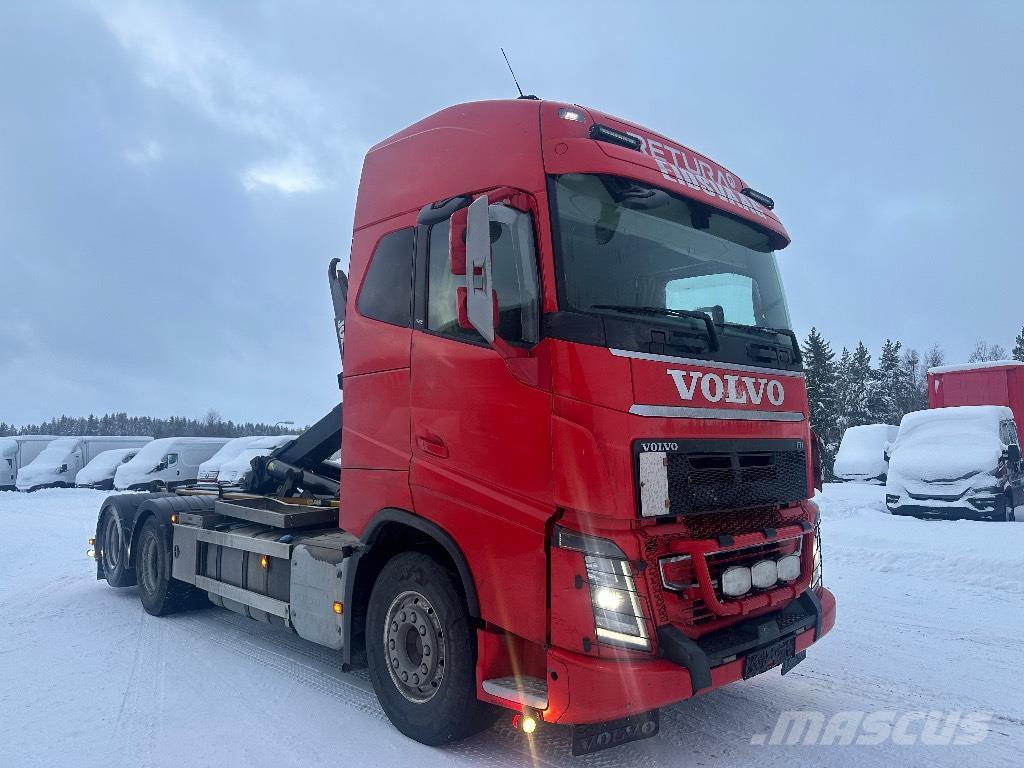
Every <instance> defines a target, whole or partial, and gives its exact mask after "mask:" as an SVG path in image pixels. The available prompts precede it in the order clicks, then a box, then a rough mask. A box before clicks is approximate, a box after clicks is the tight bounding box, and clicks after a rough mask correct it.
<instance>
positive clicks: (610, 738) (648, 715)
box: [572, 709, 661, 757]
mask: <svg viewBox="0 0 1024 768" xmlns="http://www.w3.org/2000/svg"><path fill="white" fill-rule="evenodd" d="M660 728H661V719H660V717H659V716H658V710H656V709H655V710H653V711H651V712H644V713H643V714H641V715H633V716H632V717H624V718H622V719H621V720H609V721H608V722H606V723H594V724H592V725H574V726H573V727H572V754H573V756H574V757H577V756H579V755H589V754H591V753H593V752H600V751H601V750H602V749H610V748H611V747H617V746H619V745H620V744H628V743H629V742H631V741H639V740H640V739H649V738H651V737H652V736H657V735H658V731H659V730H660Z"/></svg>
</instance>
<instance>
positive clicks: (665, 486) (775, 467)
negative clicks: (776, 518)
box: [634, 440, 808, 517]
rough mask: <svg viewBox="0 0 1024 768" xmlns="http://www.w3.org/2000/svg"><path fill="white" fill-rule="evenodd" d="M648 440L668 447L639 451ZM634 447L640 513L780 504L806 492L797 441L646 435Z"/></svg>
mask: <svg viewBox="0 0 1024 768" xmlns="http://www.w3.org/2000/svg"><path fill="white" fill-rule="evenodd" d="M652 443H653V444H655V445H657V446H658V447H671V448H672V450H665V451H644V450H642V446H643V445H651V444H652ZM635 446H636V447H635V449H634V450H635V451H636V456H637V482H638V486H639V489H640V492H639V502H640V508H641V514H642V515H643V516H644V517H655V516H661V515H692V514H699V513H702V512H712V511H716V510H728V509H746V508H750V507H770V506H781V505H785V504H790V503H792V502H795V501H800V500H801V499H806V498H807V495H808V494H807V492H808V488H807V454H806V446H805V444H804V441H802V440H675V441H661V442H660V443H655V441H650V440H647V441H637V443H636V444H635Z"/></svg>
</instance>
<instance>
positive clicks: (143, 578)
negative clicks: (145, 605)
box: [139, 536, 160, 595]
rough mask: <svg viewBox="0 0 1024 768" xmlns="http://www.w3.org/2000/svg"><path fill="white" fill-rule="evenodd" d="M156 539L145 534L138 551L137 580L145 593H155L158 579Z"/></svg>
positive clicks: (158, 564)
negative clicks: (140, 548)
mask: <svg viewBox="0 0 1024 768" xmlns="http://www.w3.org/2000/svg"><path fill="white" fill-rule="evenodd" d="M156 548H157V541H156V539H155V538H154V537H153V536H146V537H145V538H144V539H143V541H142V550H141V551H140V552H139V577H140V578H139V581H140V582H141V584H142V589H143V591H145V592H146V593H147V594H150V595H153V594H156V591H157V584H158V583H159V581H160V568H159V566H160V563H159V559H158V558H157V551H156Z"/></svg>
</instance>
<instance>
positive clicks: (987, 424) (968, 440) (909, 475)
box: [885, 405, 1024, 520]
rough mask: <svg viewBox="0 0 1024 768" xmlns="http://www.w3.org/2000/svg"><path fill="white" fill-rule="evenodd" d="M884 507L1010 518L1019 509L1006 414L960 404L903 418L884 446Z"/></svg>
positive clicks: (1013, 437) (1013, 435) (1015, 440)
mask: <svg viewBox="0 0 1024 768" xmlns="http://www.w3.org/2000/svg"><path fill="white" fill-rule="evenodd" d="M885 505H886V507H888V509H889V511H890V512H892V513H893V514H894V515H914V516H916V517H953V518H974V519H989V520H1013V519H1014V516H1015V515H1014V508H1015V507H1020V506H1022V505H1024V467H1022V466H1021V455H1020V438H1019V436H1018V432H1017V425H1016V423H1015V422H1014V420H1013V412H1012V411H1011V410H1010V409H1009V408H1007V407H1005V406H1000V405H963V406H957V407H953V408H934V409H931V410H927V411H917V412H915V413H908V414H907V415H906V416H904V417H903V421H902V422H900V431H899V435H898V436H897V438H896V442H895V444H894V445H893V447H892V456H891V458H890V459H889V476H888V479H887V480H886V484H885Z"/></svg>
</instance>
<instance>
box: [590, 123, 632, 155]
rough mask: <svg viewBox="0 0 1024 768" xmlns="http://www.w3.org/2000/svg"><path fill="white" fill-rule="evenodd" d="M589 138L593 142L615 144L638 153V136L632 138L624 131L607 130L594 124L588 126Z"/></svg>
mask: <svg viewBox="0 0 1024 768" xmlns="http://www.w3.org/2000/svg"><path fill="white" fill-rule="evenodd" d="M590 138H592V139H593V140H594V141H603V142H606V143H608V144H617V145H619V146H620V147H625V148H626V149H632V150H634V151H635V152H639V151H640V147H641V142H640V138H639V137H638V136H633V135H631V134H629V133H626V132H625V131H617V130H615V129H614V128H609V127H608V126H607V125H601V124H600V123H594V124H593V125H592V126H590Z"/></svg>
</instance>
